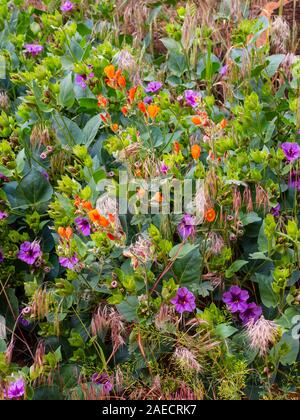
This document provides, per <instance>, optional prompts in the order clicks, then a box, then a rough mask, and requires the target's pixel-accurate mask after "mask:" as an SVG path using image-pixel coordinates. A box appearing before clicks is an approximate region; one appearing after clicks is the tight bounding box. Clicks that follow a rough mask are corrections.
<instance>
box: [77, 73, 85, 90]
mask: <svg viewBox="0 0 300 420" xmlns="http://www.w3.org/2000/svg"><path fill="white" fill-rule="evenodd" d="M85 81H86V75H85V74H76V76H75V83H76V85H78V86H80V87H81V88H82V89H86V83H85Z"/></svg>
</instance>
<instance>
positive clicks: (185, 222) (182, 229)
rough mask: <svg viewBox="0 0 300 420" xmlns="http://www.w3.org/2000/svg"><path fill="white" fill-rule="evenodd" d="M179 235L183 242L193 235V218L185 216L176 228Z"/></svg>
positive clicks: (188, 215)
mask: <svg viewBox="0 0 300 420" xmlns="http://www.w3.org/2000/svg"><path fill="white" fill-rule="evenodd" d="M177 230H178V233H179V235H180V236H181V237H182V239H183V240H185V239H187V238H188V237H189V236H191V235H193V234H194V233H195V218H194V217H193V216H191V215H190V214H185V215H184V216H183V218H182V220H181V222H180V223H179V225H178V227H177Z"/></svg>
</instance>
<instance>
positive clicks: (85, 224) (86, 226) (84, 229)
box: [75, 217, 91, 236]
mask: <svg viewBox="0 0 300 420" xmlns="http://www.w3.org/2000/svg"><path fill="white" fill-rule="evenodd" d="M75 223H76V225H77V228H78V230H80V231H81V233H82V234H83V236H89V235H90V234H91V226H90V223H89V221H88V220H87V219H85V218H84V217H77V219H75Z"/></svg>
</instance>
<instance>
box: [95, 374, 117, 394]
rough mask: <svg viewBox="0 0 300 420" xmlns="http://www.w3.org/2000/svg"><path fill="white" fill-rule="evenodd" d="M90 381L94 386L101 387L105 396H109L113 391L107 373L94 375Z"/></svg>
mask: <svg viewBox="0 0 300 420" xmlns="http://www.w3.org/2000/svg"><path fill="white" fill-rule="evenodd" d="M91 380H92V382H93V383H94V384H96V385H102V387H103V391H104V392H105V393H106V394H109V393H110V391H111V390H112V389H113V384H112V382H111V378H110V377H109V375H108V374H107V373H101V374H99V373H94V374H93V375H92V377H91Z"/></svg>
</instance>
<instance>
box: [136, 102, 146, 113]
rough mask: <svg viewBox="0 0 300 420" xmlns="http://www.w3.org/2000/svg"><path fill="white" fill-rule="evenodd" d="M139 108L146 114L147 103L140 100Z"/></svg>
mask: <svg viewBox="0 0 300 420" xmlns="http://www.w3.org/2000/svg"><path fill="white" fill-rule="evenodd" d="M138 109H139V110H140V111H141V112H142V113H143V114H146V112H147V109H146V105H145V104H144V102H139V103H138Z"/></svg>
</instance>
